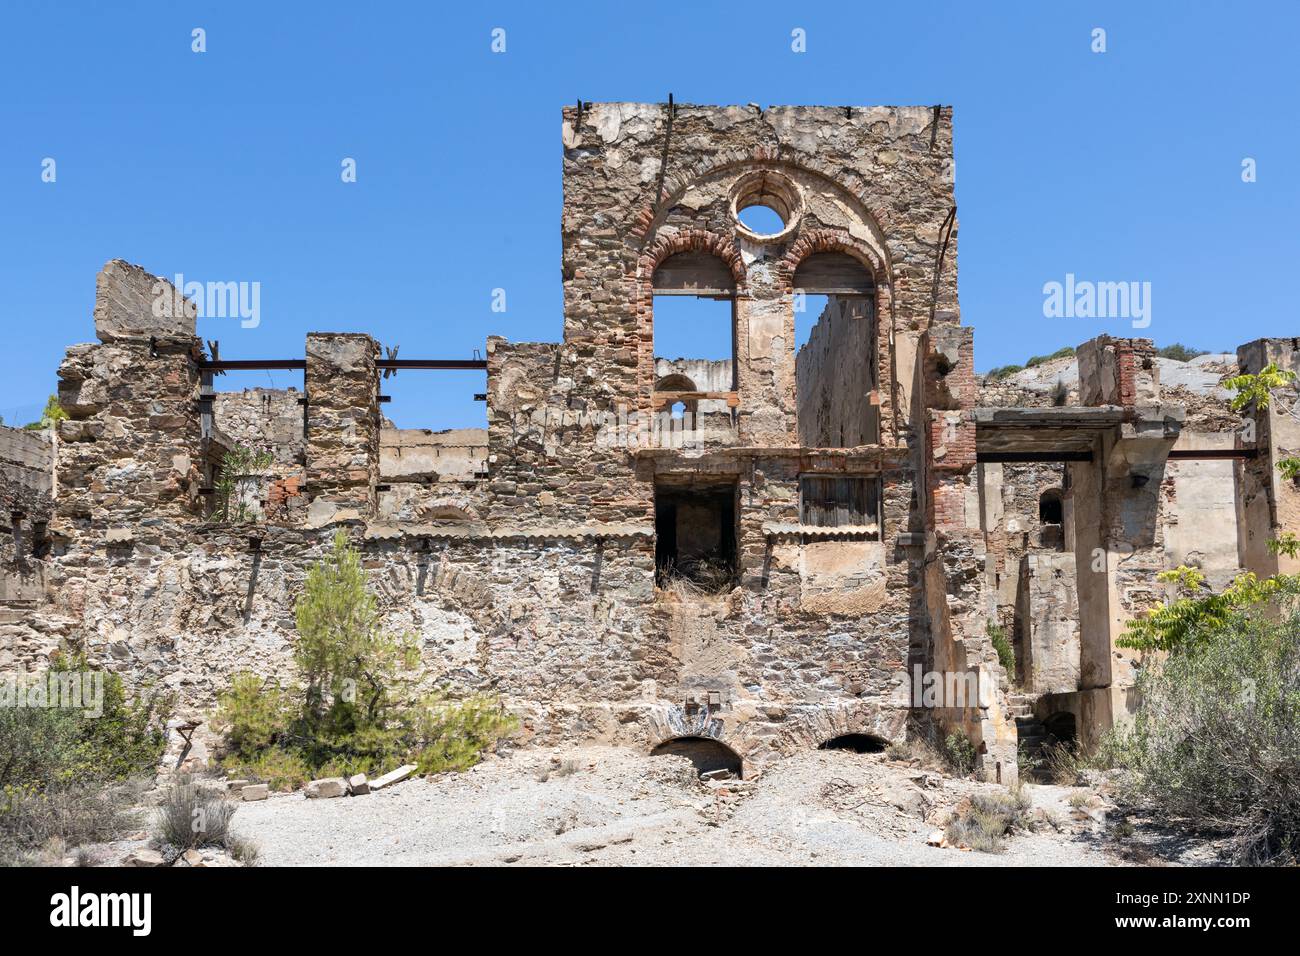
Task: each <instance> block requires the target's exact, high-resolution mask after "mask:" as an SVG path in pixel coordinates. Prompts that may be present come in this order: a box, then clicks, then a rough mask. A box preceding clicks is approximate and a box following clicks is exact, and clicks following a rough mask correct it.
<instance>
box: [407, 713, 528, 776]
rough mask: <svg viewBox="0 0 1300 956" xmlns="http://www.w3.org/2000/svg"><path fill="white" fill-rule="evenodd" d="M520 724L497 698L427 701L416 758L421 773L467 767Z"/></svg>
mask: <svg viewBox="0 0 1300 956" xmlns="http://www.w3.org/2000/svg"><path fill="white" fill-rule="evenodd" d="M518 726H519V721H518V719H517V718H515V717H514V716H513V715H511V714H508V713H506V711H505V710H504V709H502V707H501V705H500V704H499V703H498V702H497V701H496V699H495V698H491V697H485V696H483V695H475V696H473V697H469V698H466V699H465V700H459V701H453V700H446V699H443V698H433V699H431V700H429V701H427V702H426V703H425V704H424V707H423V709H422V711H421V714H420V722H419V726H418V730H417V733H418V747H419V749H418V756H417V758H416V764H417V765H418V766H419V768H420V770H419V772H420V773H425V774H427V773H442V772H443V771H446V770H468V769H469V768H470V767H472V766H474V765H475V764H476V763H478V762H479V760H481V759H482V756H483V751H485V750H487V749H488V748H489V747H493V746H495V745H496V743H497V741H498V740H500V739H501V738H502V737H505V736H507V735H509V734H511V733H513V732H514V731H515V729H516V728H517V727H518Z"/></svg>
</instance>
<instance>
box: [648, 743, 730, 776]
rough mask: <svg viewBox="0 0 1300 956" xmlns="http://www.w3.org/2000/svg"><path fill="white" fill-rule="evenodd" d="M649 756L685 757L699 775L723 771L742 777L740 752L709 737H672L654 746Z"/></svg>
mask: <svg viewBox="0 0 1300 956" xmlns="http://www.w3.org/2000/svg"><path fill="white" fill-rule="evenodd" d="M650 756H652V757H663V756H677V757H685V758H686V759H687V760H689V761H690V762H691V764H692V765H693V766H694V767H695V772H696V773H698V774H700V775H701V776H703V775H704V774H706V773H716V772H718V771H725V772H727V773H730V774H731V775H732V776H733V777H735V778H736V779H738V780H739V779H742V778H743V777H744V761H743V760H742V759H741V757H740V754H738V753H736V752H735V751H734V750H732V749H731V748H730V747H728V746H727V745H726V744H724V743H720V742H719V741H717V740H714V739H713V738H711V737H674V738H673V739H672V740H665V741H664V742H663V743H661V744H660V745H659V746H657V747H655V749H654V750H652V751H650Z"/></svg>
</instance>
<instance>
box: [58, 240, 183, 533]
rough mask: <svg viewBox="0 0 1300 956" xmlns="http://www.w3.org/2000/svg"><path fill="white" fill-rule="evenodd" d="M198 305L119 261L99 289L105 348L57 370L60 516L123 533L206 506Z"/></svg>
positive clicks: (74, 357) (70, 356) (73, 357)
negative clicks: (64, 417)
mask: <svg viewBox="0 0 1300 956" xmlns="http://www.w3.org/2000/svg"><path fill="white" fill-rule="evenodd" d="M196 312H197V309H196V307H195V305H194V304H193V303H192V302H190V301H188V300H187V299H185V298H184V297H183V296H181V295H180V293H178V292H177V291H176V289H175V288H174V287H173V286H172V284H171V283H170V282H168V281H167V280H165V279H161V278H159V277H157V276H153V275H150V274H149V273H148V272H146V271H145V270H144V269H142V268H141V267H139V266H135V265H131V264H129V263H126V262H123V261H122V260H120V259H114V260H113V261H112V262H109V263H108V264H107V265H106V266H104V268H103V269H102V270H101V271H100V273H99V276H98V277H97V279H96V287H95V313H94V315H95V334H96V335H97V336H98V338H99V340H100V341H99V344H92V345H74V346H72V347H71V348H69V349H68V352H67V357H66V358H65V359H64V361H63V364H62V365H61V366H60V367H59V403H60V404H61V405H62V406H63V409H64V411H66V412H67V413H68V416H69V418H68V420H66V421H63V422H60V424H59V429H58V437H59V443H58V448H59V462H58V471H59V475H60V485H61V489H62V493H61V494H60V497H59V501H58V513H59V516H60V517H59V519H57V520H56V522H55V524H54V529H55V530H58V529H59V527H60V526H61V525H62V524H64V523H66V522H67V520H68V519H72V518H76V519H78V520H82V521H84V520H86V519H89V520H90V521H91V522H92V525H94V526H97V527H109V528H112V527H125V526H126V525H128V524H135V523H136V522H138V521H139V520H140V519H141V518H145V517H149V518H158V517H171V516H180V515H182V514H194V513H196V512H198V511H200V510H201V509H202V503H201V500H200V498H199V491H200V488H199V485H200V484H201V476H200V472H199V468H198V464H199V460H200V430H199V417H198V386H199V373H198V367H197V365H196V363H195V358H196V357H197V356H198V355H199V354H200V351H199V350H200V342H199V340H198V339H197V338H196V337H195V334H194V333H195V316H196Z"/></svg>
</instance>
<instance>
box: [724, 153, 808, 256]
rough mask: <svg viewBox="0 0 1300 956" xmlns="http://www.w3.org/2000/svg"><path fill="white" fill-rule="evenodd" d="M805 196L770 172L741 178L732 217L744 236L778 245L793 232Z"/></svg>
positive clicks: (733, 196)
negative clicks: (777, 243)
mask: <svg viewBox="0 0 1300 956" xmlns="http://www.w3.org/2000/svg"><path fill="white" fill-rule="evenodd" d="M802 213H803V196H802V195H801V194H800V192H799V189H798V187H797V186H795V184H794V183H793V182H791V181H790V180H789V179H787V178H786V177H785V176H783V175H781V174H780V173H777V172H772V171H771V170H764V171H760V172H754V173H750V174H749V175H747V176H742V177H741V178H740V180H739V181H738V182H737V183H736V185H735V186H734V187H733V188H732V191H731V215H732V217H733V218H734V219H735V220H736V226H737V228H738V230H739V231H740V234H741V235H742V236H745V237H747V238H749V239H751V240H753V241H755V242H775V241H779V240H782V239H785V238H786V237H787V236H789V235H790V233H792V232H793V231H794V228H795V226H796V225H798V223H799V216H800V215H801V214H802Z"/></svg>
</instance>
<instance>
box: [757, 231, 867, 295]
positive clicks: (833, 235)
mask: <svg viewBox="0 0 1300 956" xmlns="http://www.w3.org/2000/svg"><path fill="white" fill-rule="evenodd" d="M818 252H842V253H844V254H845V255H849V256H852V257H853V258H854V259H857V260H858V261H859V262H860V263H862V265H863V267H864V268H865V269H866V270H867V271H868V272H870V273H871V278H872V280H873V281H874V282H875V285H876V290H877V293H879V291H880V290H881V289H882V288H884V287H886V286H888V285H889V272H888V269H887V268H886V265H885V263H884V262H883V261H881V259H880V257H879V256H878V255H877V254H876V251H875V250H874V249H872V248H871V247H869V246H868V245H867V244H866V243H864V242H858V241H856V240H855V239H853V238H852V237H851V236H848V235H846V234H845V233H843V232H840V231H839V230H836V229H811V230H808V231H807V232H804V233H802V234H801V235H800V236H799V238H798V239H796V240H795V241H794V243H793V244H792V245H791V246H790V248H789V250H788V251H787V252H786V254H785V255H784V256H782V258H781V263H780V265H779V266H778V267H777V268H778V275H779V276H780V279H781V284H782V288H783V289H784V291H785V292H787V293H789V292H793V291H794V274H795V272H796V271H797V270H798V268H799V263H801V262H803V260H804V259H806V258H808V257H809V256H811V255H813V254H814V253H818Z"/></svg>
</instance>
